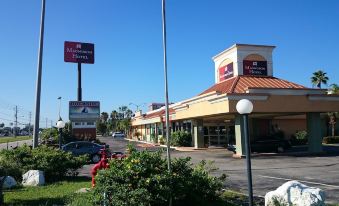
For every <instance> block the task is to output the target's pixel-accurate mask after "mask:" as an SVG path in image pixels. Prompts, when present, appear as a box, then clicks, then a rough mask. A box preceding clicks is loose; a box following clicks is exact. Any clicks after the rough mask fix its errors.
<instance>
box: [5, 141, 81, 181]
mask: <svg viewBox="0 0 339 206" xmlns="http://www.w3.org/2000/svg"><path fill="white" fill-rule="evenodd" d="M86 161H87V157H86V156H80V157H74V156H73V155H72V154H71V153H67V152H64V151H61V150H59V149H55V148H51V147H47V146H40V147H38V148H35V149H31V148H30V147H28V146H23V147H18V148H17V149H13V150H2V151H1V152H0V165H2V166H3V167H5V168H7V169H6V170H7V171H6V172H7V174H8V175H10V176H13V177H14V178H15V179H16V180H19V181H21V179H22V174H24V173H25V172H27V171H28V170H33V169H34V170H41V171H44V173H45V180H46V181H47V182H52V181H56V180H59V179H60V178H62V177H65V176H67V175H72V176H75V175H77V172H76V170H77V169H79V168H81V167H82V166H83V165H84V164H85V163H86Z"/></svg>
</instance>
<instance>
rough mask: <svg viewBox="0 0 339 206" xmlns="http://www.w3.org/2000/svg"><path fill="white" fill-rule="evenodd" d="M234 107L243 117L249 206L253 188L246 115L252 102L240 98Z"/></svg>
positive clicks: (250, 109)
mask: <svg viewBox="0 0 339 206" xmlns="http://www.w3.org/2000/svg"><path fill="white" fill-rule="evenodd" d="M236 109H237V111H238V113H239V114H241V116H242V119H243V123H244V124H243V125H242V126H243V127H244V128H242V131H244V137H245V147H246V164H247V180H248V202H249V206H252V205H253V188H252V169H251V146H250V139H249V135H248V134H249V130H248V115H249V114H251V113H252V111H253V104H252V102H251V101H250V100H248V99H242V100H240V101H239V102H238V103H237V105H236Z"/></svg>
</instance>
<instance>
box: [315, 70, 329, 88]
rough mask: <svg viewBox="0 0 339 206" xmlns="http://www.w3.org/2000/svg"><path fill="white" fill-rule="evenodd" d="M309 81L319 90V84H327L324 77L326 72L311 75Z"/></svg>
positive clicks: (326, 79)
mask: <svg viewBox="0 0 339 206" xmlns="http://www.w3.org/2000/svg"><path fill="white" fill-rule="evenodd" d="M311 81H312V84H313V86H317V87H318V88H319V89H321V84H327V81H328V77H327V76H326V72H323V71H321V70H318V71H316V72H314V73H313V77H311Z"/></svg>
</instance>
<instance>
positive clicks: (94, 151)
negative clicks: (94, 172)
mask: <svg viewBox="0 0 339 206" xmlns="http://www.w3.org/2000/svg"><path fill="white" fill-rule="evenodd" d="M108 148H109V145H100V144H96V143H92V142H87V141H76V142H70V143H68V144H65V145H63V146H62V148H61V149H62V150H64V151H66V152H71V153H72V154H73V155H75V156H79V155H86V154H87V155H89V157H90V160H91V162H93V163H97V162H99V161H100V159H101V150H102V149H107V152H108V153H109V150H108ZM109 156H110V154H109Z"/></svg>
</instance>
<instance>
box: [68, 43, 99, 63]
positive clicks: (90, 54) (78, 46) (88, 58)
mask: <svg viewBox="0 0 339 206" xmlns="http://www.w3.org/2000/svg"><path fill="white" fill-rule="evenodd" d="M64 49H65V51H64V61H65V62H73V63H85V64H94V44H91V43H81V42H69V41H65V47H64Z"/></svg>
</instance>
